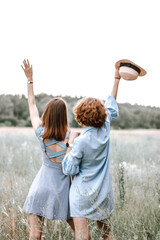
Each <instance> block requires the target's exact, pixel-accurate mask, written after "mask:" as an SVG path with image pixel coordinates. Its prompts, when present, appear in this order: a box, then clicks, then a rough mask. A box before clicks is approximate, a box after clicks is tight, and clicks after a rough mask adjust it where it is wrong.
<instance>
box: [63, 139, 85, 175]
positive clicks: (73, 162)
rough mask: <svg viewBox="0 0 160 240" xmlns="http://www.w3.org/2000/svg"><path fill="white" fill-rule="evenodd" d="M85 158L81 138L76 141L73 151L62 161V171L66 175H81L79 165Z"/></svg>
mask: <svg viewBox="0 0 160 240" xmlns="http://www.w3.org/2000/svg"><path fill="white" fill-rule="evenodd" d="M82 157H83V143H82V140H81V139H80V137H77V138H76V139H75V140H74V143H73V148H72V150H71V151H70V152H69V153H67V154H66V156H65V157H64V159H63V161H62V171H63V173H64V174H65V175H76V174H78V173H79V165H80V163H81V160H82Z"/></svg>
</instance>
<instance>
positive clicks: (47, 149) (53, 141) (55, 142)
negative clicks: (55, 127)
mask: <svg viewBox="0 0 160 240" xmlns="http://www.w3.org/2000/svg"><path fill="white" fill-rule="evenodd" d="M53 144H58V145H59V146H60V147H62V148H64V150H62V151H59V152H54V151H53V150H51V149H50V148H48V146H50V145H53ZM44 146H45V151H47V152H48V153H50V154H47V156H48V157H49V158H58V159H59V160H60V161H62V160H63V157H62V156H61V155H64V154H66V152H67V147H66V145H65V144H64V143H62V142H59V141H56V140H55V139H51V140H50V141H48V142H46V143H44Z"/></svg>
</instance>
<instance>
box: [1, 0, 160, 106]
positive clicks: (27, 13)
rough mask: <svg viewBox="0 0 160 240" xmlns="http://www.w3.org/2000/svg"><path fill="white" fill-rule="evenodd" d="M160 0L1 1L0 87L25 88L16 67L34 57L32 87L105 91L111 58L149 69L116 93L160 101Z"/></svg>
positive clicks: (139, 100)
mask: <svg viewBox="0 0 160 240" xmlns="http://www.w3.org/2000/svg"><path fill="white" fill-rule="evenodd" d="M159 6H160V4H159V0H152V1H150V0H134V1H128V0H121V1H119V0H110V1H109V0H105V1H103V0H99V1H98V0H96V1H95V0H79V1H77V0H72V1H71V0H65V1H62V0H57V1H54V0H51V1H50V0H44V1H42V0H27V1H24V0H5V1H0V26H1V28H0V29H1V32H0V33H1V37H0V43H1V44H0V78H1V79H0V82H1V87H0V94H26V93H27V88H26V87H27V86H26V85H27V83H26V78H25V75H24V73H23V71H22V69H21V64H22V61H23V59H24V58H28V59H29V60H30V62H31V63H32V64H33V72H34V90H35V94H38V93H41V92H44V93H47V94H53V95H58V94H61V95H71V96H93V97H98V98H101V99H105V98H106V97H107V95H109V94H110V92H111V89H112V85H113V80H114V71H115V69H114V65H115V62H116V61H118V60H119V59H124V58H125V59H130V60H132V61H133V62H135V63H136V64H138V65H140V66H141V67H143V68H144V69H145V70H146V71H147V75H146V76H145V77H139V78H138V79H137V80H136V81H132V82H131V81H125V80H123V79H122V80H121V82H120V87H119V92H118V97H117V101H118V102H120V103H123V102H129V103H131V104H135V103H137V104H141V105H151V106H159V107H160V93H159V92H160V60H159V56H160V34H159V29H160V14H159V10H160V7H159Z"/></svg>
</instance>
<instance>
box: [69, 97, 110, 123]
mask: <svg viewBox="0 0 160 240" xmlns="http://www.w3.org/2000/svg"><path fill="white" fill-rule="evenodd" d="M73 110H74V114H75V117H76V121H77V122H78V123H79V124H80V125H82V126H86V127H88V126H91V127H95V128H100V127H102V125H103V124H104V123H105V121H106V117H107V113H106V109H105V106H104V104H103V103H102V102H101V101H100V100H99V99H96V98H82V99H81V100H79V102H78V103H77V105H76V106H75V107H74V109H73Z"/></svg>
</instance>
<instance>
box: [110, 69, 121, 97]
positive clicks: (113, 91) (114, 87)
mask: <svg viewBox="0 0 160 240" xmlns="http://www.w3.org/2000/svg"><path fill="white" fill-rule="evenodd" d="M120 78H121V76H120V75H119V69H118V68H117V69H116V71H115V79H114V84H113V89H112V92H111V96H113V97H114V98H115V99H116V98H117V92H118V86H119V81H120Z"/></svg>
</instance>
